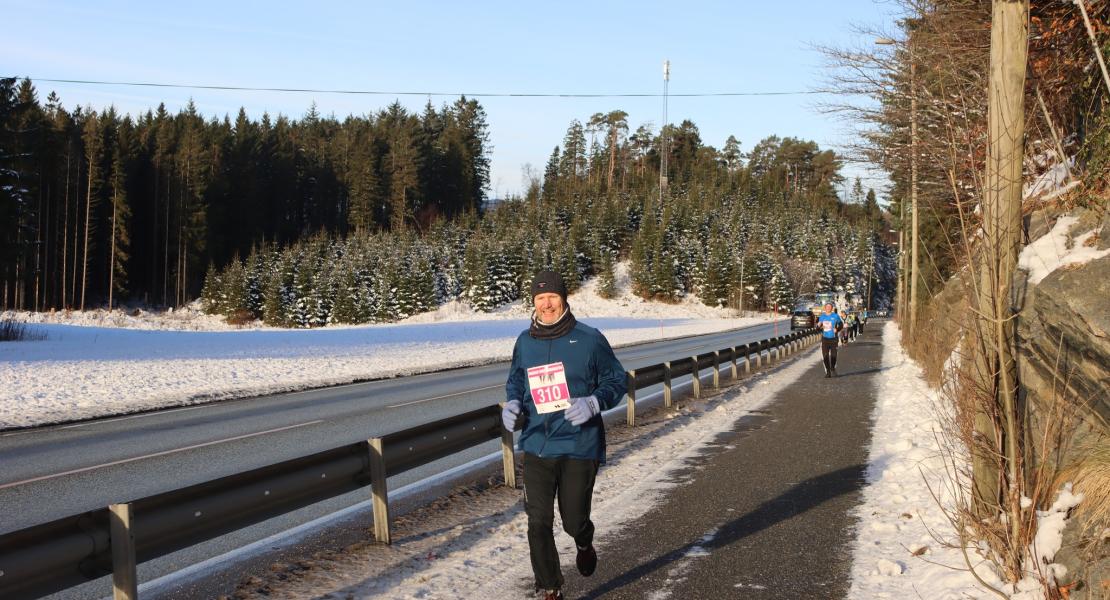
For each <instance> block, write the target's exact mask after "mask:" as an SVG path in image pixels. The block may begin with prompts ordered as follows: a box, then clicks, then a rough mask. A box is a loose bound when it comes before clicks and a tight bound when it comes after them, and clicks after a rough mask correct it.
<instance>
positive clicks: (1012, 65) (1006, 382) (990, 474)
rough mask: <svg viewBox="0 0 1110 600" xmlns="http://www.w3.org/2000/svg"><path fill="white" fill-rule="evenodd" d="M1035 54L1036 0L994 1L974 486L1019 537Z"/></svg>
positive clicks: (978, 503) (1014, 559)
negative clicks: (1025, 243) (1018, 340)
mask: <svg viewBox="0 0 1110 600" xmlns="http://www.w3.org/2000/svg"><path fill="white" fill-rule="evenodd" d="M1028 53H1029V0H994V8H993V16H992V21H991V59H990V82H989V85H988V112H987V132H988V145H987V163H986V174H985V178H984V179H985V183H986V186H985V189H984V195H983V204H982V205H983V239H982V245H981V247H980V249H979V256H978V262H979V266H978V272H977V273H976V277H977V280H978V281H977V285H976V288H977V289H976V295H977V298H976V303H977V307H976V315H977V316H976V328H977V329H978V331H977V334H978V335H977V336H976V338H977V344H978V348H977V349H976V350H977V351H976V357H975V358H976V361H975V369H976V370H975V376H976V379H977V382H976V383H977V387H978V389H977V390H975V392H976V393H977V395H978V396H979V398H981V401H980V403H979V404H980V406H979V409H978V414H977V415H976V422H975V428H976V433H977V437H978V438H979V439H980V441H981V442H983V443H984V444H985V445H986V448H980V449H977V450H976V451H975V452H973V470H974V490H973V492H974V508H975V510H976V512H977V513H979V514H980V515H982V516H990V517H994V516H996V515H997V514H998V513H999V512H1004V513H1008V517H1009V519H1008V523H1009V527H1010V529H1011V531H1010V536H1011V539H1012V540H1017V539H1019V537H1018V532H1019V528H1020V527H1021V522H1022V520H1023V517H1022V513H1021V510H1022V509H1021V506H1020V501H1021V497H1022V494H1023V492H1024V485H1023V484H1024V465H1023V463H1022V445H1021V439H1022V425H1023V422H1024V418H1023V417H1022V416H1021V413H1020V411H1021V407H1020V405H1019V400H1018V381H1017V371H1016V368H1015V360H1014V345H1015V336H1014V330H1015V322H1014V314H1013V309H1012V305H1011V301H1010V288H1011V281H1012V278H1013V275H1014V272H1015V268H1016V265H1017V258H1018V249H1019V247H1020V244H1021V194H1022V179H1021V167H1022V157H1023V155H1024V150H1025V147H1024V137H1025V72H1026V62H1027V60H1028ZM998 442H1001V445H1000V446H997V444H998ZM999 457H1000V458H1001V460H999ZM1000 468H1001V470H1002V472H999V469H1000ZM1021 551H1022V549H1021V548H1018V549H1017V550H1016V552H1018V553H1020V552H1021ZM1006 560H1007V566H1008V567H1010V568H1011V569H1012V571H1011V572H1014V571H1013V570H1016V572H1020V568H1021V560H1022V557H1021V556H1010V557H1007V559H1006Z"/></svg>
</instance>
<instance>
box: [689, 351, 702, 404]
mask: <svg viewBox="0 0 1110 600" xmlns="http://www.w3.org/2000/svg"><path fill="white" fill-rule="evenodd" d="M691 360H693V361H694V371H693V373H691V376H692V377H693V381H694V399H695V400H696V399H698V398H701V373H700V372H699V371H698V357H697V355H695V356H692V357H691Z"/></svg>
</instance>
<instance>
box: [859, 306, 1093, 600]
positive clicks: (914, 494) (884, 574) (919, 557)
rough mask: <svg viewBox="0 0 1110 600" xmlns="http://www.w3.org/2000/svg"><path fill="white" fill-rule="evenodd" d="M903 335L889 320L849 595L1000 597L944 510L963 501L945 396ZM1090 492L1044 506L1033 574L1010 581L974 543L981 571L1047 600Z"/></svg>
mask: <svg viewBox="0 0 1110 600" xmlns="http://www.w3.org/2000/svg"><path fill="white" fill-rule="evenodd" d="M900 338H901V331H900V330H899V329H898V326H897V325H896V324H895V323H888V324H887V325H886V326H885V329H884V330H883V369H884V372H883V374H882V375H881V376H880V378H879V383H878V389H877V394H878V399H879V400H878V403H877V404H876V406H875V412H874V414H873V416H872V421H873V429H872V441H871V453H870V458H869V465H868V468H867V479H868V484H867V487H866V488H864V491H863V498H864V500H863V504H861V505H860V506H859V508H858V509H857V510H856V514H857V515H858V517H859V530H858V532H857V537H856V541H855V545H854V548H853V551H852V555H853V564H852V587H851V591H850V592H849V594H848V597H849V598H852V599H860V600H871V599H880V598H892V599H893V598H929V599H930V600H964V599H967V598H977V599H983V600H985V599H987V598H997V596H996V595H994V594H993V593H992V592H990V591H988V590H987V589H986V588H984V587H981V586H980V585H979V584H978V582H976V580H975V578H974V576H973V575H972V574H971V572H970V571H969V570H968V568H967V564H966V562H965V559H964V557H963V555H962V552H961V551H960V550H959V546H960V544H959V540H958V539H956V538H955V532H954V531H953V529H952V525H951V523H950V522H949V521H948V519H947V517H946V516H945V512H944V511H945V509H949V508H951V507H953V506H954V503H955V496H954V494H953V490H954V487H953V486H954V485H956V484H955V482H953V480H952V478H951V472H950V468H951V467H950V466H949V468H946V465H945V458H944V454H943V451H942V450H941V447H940V442H939V440H940V439H942V436H941V434H940V431H941V425H940V423H939V421H938V418H937V414H938V413H937V408H936V407H937V406H938V403H939V402H940V399H939V398H938V397H937V393H936V392H935V391H933V390H931V389H930V388H929V387H928V385H927V384H926V383H925V380H924V379H923V377H922V373H921V370H920V369H919V368H918V367H917V366H916V365H915V364H913V363H912V362H911V361H910V360H909V359H908V358H907V357H906V355H905V353H904V352H903V351H902V346H901V344H900ZM957 468H960V469H962V468H966V465H958V466H957ZM934 495H935V497H934ZM1082 499H1083V496H1082V494H1078V495H1077V494H1073V493H1072V491H1071V484H1067V485H1066V486H1065V487H1064V489H1063V490H1061V492H1060V494H1059V496H1058V498H1057V500H1056V502H1054V503H1053V505H1052V506H1051V507H1049V509H1048V510H1044V511H1037V534H1036V537H1035V539H1034V541H1033V544H1032V545H1031V546H1030V548H1029V556H1028V558H1027V559H1026V570H1027V572H1028V575H1027V576H1026V577H1025V578H1024V579H1023V580H1022V581H1020V582H1018V583H1017V584H1016V585H1010V584H1003V583H1002V581H1001V580H1000V579H999V578H998V575H997V574H996V572H995V571H994V569H993V566H992V565H990V564H989V563H988V562H987V561H985V560H984V559H983V558H981V557H980V556H979V555H978V554H977V553H976V551H975V549H974V548H969V549H968V552H967V555H968V559H969V560H970V561H971V564H972V565H974V567H975V571H976V573H977V574H978V575H979V576H980V577H982V578H983V580H984V581H986V582H987V583H988V584H990V585H991V586H993V587H995V588H997V589H999V590H1002V591H1004V592H1006V593H1007V594H1008V595H1009V596H1010V598H1012V599H1013V600H1043V599H1044V597H1045V595H1044V589H1043V585H1042V584H1041V582H1040V579H1041V578H1044V577H1048V578H1051V577H1057V578H1058V577H1061V576H1063V574H1064V573H1066V569H1065V567H1064V566H1063V565H1060V564H1056V563H1053V562H1052V559H1053V557H1055V556H1056V552H1057V551H1059V549H1060V546H1061V544H1062V540H1063V531H1064V526H1065V524H1066V520H1067V516H1068V513H1069V511H1070V510H1071V509H1072V508H1074V507H1075V506H1076V505H1077V504H1078V503H1079V502H1080V501H1082ZM938 502H939V504H938ZM1021 505H1022V507H1023V508H1029V507H1032V505H1033V502H1032V500H1030V499H1028V498H1023V499H1022V503H1021Z"/></svg>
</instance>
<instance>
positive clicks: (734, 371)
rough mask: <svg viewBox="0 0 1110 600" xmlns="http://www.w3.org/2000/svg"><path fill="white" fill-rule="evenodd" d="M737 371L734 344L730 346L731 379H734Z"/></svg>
mask: <svg viewBox="0 0 1110 600" xmlns="http://www.w3.org/2000/svg"><path fill="white" fill-rule="evenodd" d="M737 375H738V373H737V370H736V346H733V347H732V380H733V381H736V380H737V379H738V377H737Z"/></svg>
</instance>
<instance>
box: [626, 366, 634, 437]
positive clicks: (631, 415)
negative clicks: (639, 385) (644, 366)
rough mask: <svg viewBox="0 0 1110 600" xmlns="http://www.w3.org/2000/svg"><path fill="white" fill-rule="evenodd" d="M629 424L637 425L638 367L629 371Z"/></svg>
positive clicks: (631, 425)
mask: <svg viewBox="0 0 1110 600" xmlns="http://www.w3.org/2000/svg"><path fill="white" fill-rule="evenodd" d="M627 381H628V392H627V394H628V426H629V427H635V426H636V369H632V370H631V371H629V372H628V380H627Z"/></svg>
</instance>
